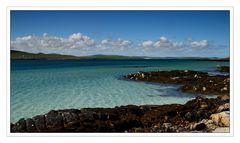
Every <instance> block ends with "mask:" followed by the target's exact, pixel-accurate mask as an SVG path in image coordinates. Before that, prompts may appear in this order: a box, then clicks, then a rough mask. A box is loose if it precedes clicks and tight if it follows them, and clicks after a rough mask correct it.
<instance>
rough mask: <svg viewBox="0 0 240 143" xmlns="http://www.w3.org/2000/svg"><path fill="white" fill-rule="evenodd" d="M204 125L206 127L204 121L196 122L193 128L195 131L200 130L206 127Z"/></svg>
mask: <svg viewBox="0 0 240 143" xmlns="http://www.w3.org/2000/svg"><path fill="white" fill-rule="evenodd" d="M206 127H207V126H206V125H205V124H204V123H200V124H197V125H196V128H195V129H196V130H197V131H200V130H204V129H206Z"/></svg>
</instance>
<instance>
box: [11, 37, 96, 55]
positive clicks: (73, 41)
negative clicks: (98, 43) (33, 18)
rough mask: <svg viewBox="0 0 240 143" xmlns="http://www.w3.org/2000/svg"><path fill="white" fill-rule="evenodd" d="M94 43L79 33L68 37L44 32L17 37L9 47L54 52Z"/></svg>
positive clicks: (85, 46) (87, 46)
mask: <svg viewBox="0 0 240 143" xmlns="http://www.w3.org/2000/svg"><path fill="white" fill-rule="evenodd" d="M94 45H95V41H94V40H93V39H91V38H90V37H88V36H86V35H83V34H81V33H74V34H72V35H70V36H69V38H63V37H56V36H49V35H48V34H47V33H44V34H43V35H42V36H36V35H29V36H24V37H18V38H16V40H15V41H11V48H12V49H15V50H23V51H35V52H42V51H45V52H48V51H49V52H54V50H61V49H62V50H63V49H86V48H89V47H91V46H94Z"/></svg>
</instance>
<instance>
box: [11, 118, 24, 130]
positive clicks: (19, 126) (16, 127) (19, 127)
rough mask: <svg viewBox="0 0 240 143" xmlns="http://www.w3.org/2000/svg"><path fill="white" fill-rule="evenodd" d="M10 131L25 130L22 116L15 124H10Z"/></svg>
mask: <svg viewBox="0 0 240 143" xmlns="http://www.w3.org/2000/svg"><path fill="white" fill-rule="evenodd" d="M12 127H13V128H12V129H11V131H12V132H26V131H27V129H26V121H25V119H24V118H21V119H20V120H19V121H18V122H17V123H16V124H14V125H13V126H12Z"/></svg>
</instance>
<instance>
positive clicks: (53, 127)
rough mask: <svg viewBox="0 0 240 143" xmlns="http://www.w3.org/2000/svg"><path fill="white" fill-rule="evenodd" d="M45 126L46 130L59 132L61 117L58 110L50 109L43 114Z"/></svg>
mask: <svg viewBox="0 0 240 143" xmlns="http://www.w3.org/2000/svg"><path fill="white" fill-rule="evenodd" d="M45 120H46V127H47V129H48V131H52V132H59V131H62V130H63V128H64V127H63V117H62V116H61V115H60V114H59V113H58V111H54V110H52V111H50V112H48V113H47V114H46V115H45Z"/></svg>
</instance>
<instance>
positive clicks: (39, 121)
mask: <svg viewBox="0 0 240 143" xmlns="http://www.w3.org/2000/svg"><path fill="white" fill-rule="evenodd" d="M32 119H33V122H34V124H35V127H36V131H37V132H44V131H46V124H45V116H44V115H37V116H35V117H33V118H32Z"/></svg>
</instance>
